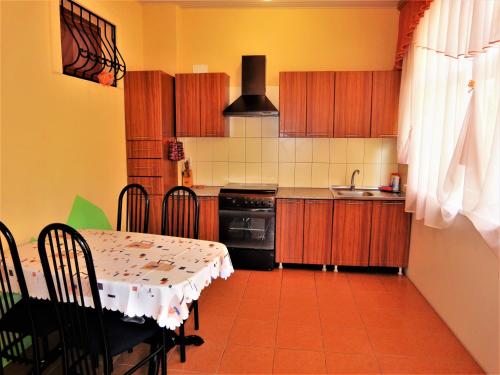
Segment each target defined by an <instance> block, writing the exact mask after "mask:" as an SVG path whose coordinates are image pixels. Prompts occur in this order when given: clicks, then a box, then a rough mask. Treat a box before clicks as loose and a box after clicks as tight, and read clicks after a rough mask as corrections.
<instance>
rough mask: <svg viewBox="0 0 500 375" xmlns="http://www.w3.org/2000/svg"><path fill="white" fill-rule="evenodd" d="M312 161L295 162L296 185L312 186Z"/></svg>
mask: <svg viewBox="0 0 500 375" xmlns="http://www.w3.org/2000/svg"><path fill="white" fill-rule="evenodd" d="M311 171H312V163H295V187H311V173H312V172H311Z"/></svg>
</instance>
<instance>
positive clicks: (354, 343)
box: [323, 327, 373, 354]
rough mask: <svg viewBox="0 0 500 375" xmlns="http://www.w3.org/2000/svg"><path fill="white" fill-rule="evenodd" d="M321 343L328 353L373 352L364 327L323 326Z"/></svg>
mask: <svg viewBox="0 0 500 375" xmlns="http://www.w3.org/2000/svg"><path fill="white" fill-rule="evenodd" d="M323 345H324V348H325V351H327V352H330V353H357V354H370V353H372V352H373V350H372V345H371V343H370V340H369V338H368V334H367V333H366V330H365V329H364V328H338V327H323Z"/></svg>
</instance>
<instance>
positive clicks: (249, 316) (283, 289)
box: [119, 269, 483, 374]
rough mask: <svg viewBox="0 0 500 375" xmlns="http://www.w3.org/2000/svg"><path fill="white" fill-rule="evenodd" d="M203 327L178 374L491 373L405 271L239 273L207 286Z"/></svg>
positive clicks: (172, 368) (172, 357) (173, 366)
mask: <svg viewBox="0 0 500 375" xmlns="http://www.w3.org/2000/svg"><path fill="white" fill-rule="evenodd" d="M200 325H201V327H200V328H201V329H200V331H199V334H200V335H201V336H202V337H203V338H204V339H205V344H204V345H203V346H201V347H198V348H196V347H189V348H188V349H187V362H186V363H184V364H182V363H180V362H179V355H178V353H177V350H172V351H171V352H170V353H169V358H168V364H169V373H171V374H172V373H186V374H188V373H190V374H191V373H203V374H212V373H253V374H268V373H282V374H284V373H289V374H292V373H295V374H308V373H315V374H319V373H343V374H346V373H351V374H353V373H363V374H372V373H373V374H382V373H383V374H395V373H398V374H438V373H453V374H477V373H483V371H482V370H481V368H480V367H479V366H478V365H477V363H476V362H475V361H474V359H472V357H471V356H470V355H469V354H468V352H467V351H466V349H465V348H464V347H463V346H462V344H461V343H460V342H459V341H458V339H457V338H456V337H455V336H454V335H453V333H452V332H451V331H450V330H449V329H448V327H447V326H446V325H445V324H444V322H443V321H442V320H441V319H440V318H439V316H438V315H437V314H436V313H435V312H434V310H433V309H432V308H431V307H430V305H429V304H428V303H427V302H426V300H425V299H424V298H423V297H422V295H421V294H420V293H419V292H418V291H417V289H416V288H415V287H414V286H413V284H412V283H411V282H410V281H409V280H408V279H407V278H406V277H404V276H403V277H399V276H396V275H386V274H383V275H381V274H376V275H375V274H364V273H350V272H340V273H333V272H331V271H330V272H321V271H313V270H299V269H285V270H282V271H279V270H275V271H273V272H257V271H241V270H238V271H236V272H235V274H234V275H232V276H231V277H230V278H229V279H228V280H226V281H224V280H220V279H218V280H215V281H214V282H213V283H212V285H210V286H209V287H208V289H206V290H205V291H204V292H203V293H202V296H201V299H200ZM186 329H187V332H188V334H191V333H193V331H194V330H193V323H192V320H191V319H190V320H189V321H188V323H187V328H186ZM134 352H135V351H134ZM119 363H122V364H126V363H127V355H123V356H122V357H121V358H120V359H119Z"/></svg>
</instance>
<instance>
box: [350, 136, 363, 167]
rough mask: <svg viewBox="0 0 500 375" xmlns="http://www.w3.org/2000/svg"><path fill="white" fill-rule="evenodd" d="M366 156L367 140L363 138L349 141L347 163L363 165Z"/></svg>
mask: <svg viewBox="0 0 500 375" xmlns="http://www.w3.org/2000/svg"><path fill="white" fill-rule="evenodd" d="M364 156H365V140H364V139H363V138H348V139H347V163H363V160H364Z"/></svg>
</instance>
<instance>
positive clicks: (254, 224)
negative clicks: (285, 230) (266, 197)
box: [219, 208, 275, 250]
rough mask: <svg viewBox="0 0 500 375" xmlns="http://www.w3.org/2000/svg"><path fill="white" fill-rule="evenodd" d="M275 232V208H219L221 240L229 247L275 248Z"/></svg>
mask: <svg viewBox="0 0 500 375" xmlns="http://www.w3.org/2000/svg"><path fill="white" fill-rule="evenodd" d="M274 232H275V213H274V210H268V209H252V208H249V209H237V210H227V209H222V210H219V241H220V242H222V243H223V244H224V245H226V246H227V247H231V248H241V249H258V250H274Z"/></svg>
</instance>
